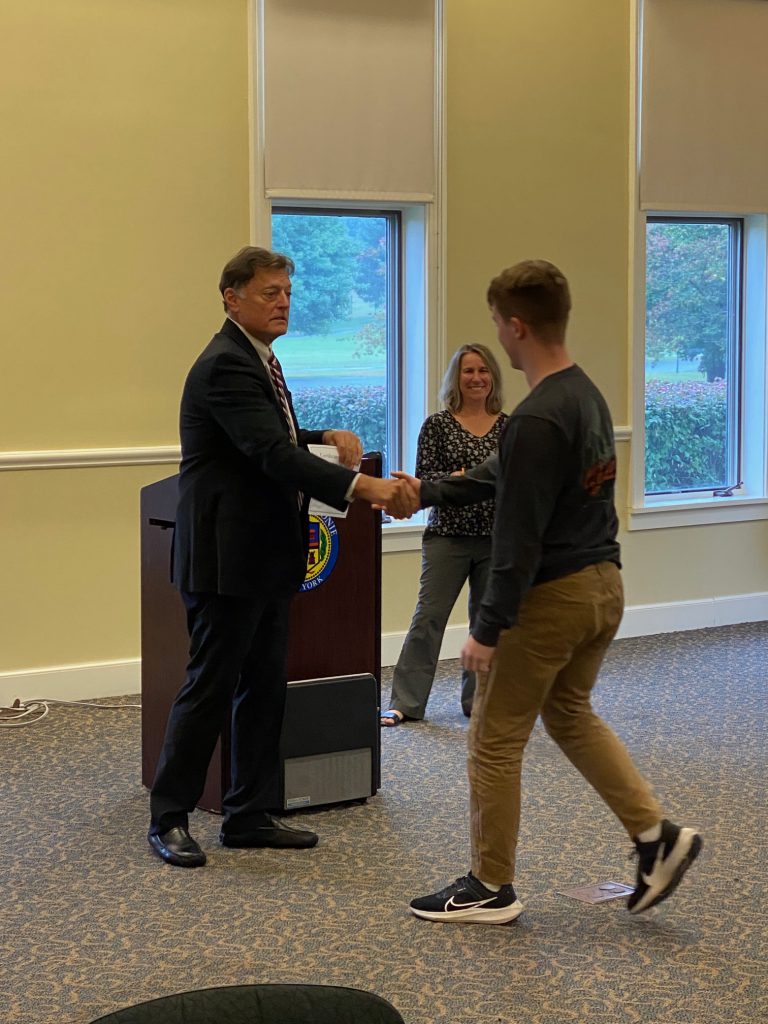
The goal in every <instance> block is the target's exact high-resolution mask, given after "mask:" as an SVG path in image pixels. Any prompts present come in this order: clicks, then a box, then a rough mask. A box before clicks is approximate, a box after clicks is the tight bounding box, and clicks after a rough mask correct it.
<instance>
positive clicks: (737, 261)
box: [643, 213, 744, 504]
mask: <svg viewBox="0 0 768 1024" xmlns="http://www.w3.org/2000/svg"><path fill="white" fill-rule="evenodd" d="M686 223H687V224H718V225H722V226H724V227H727V228H728V307H729V313H728V328H727V329H728V344H727V353H726V367H727V369H726V381H727V385H728V392H727V395H728V397H727V409H726V422H727V430H728V435H727V445H726V471H725V477H726V479H725V480H724V481H723V483H722V484H721V485H719V486H716V487H710V486H707V487H680V488H677V489H675V490H667V491H649V490H647V489H645V485H644V497H645V502H646V503H647V504H656V503H657V502H662V503H665V502H667V501H670V500H671V501H674V500H676V499H685V498H686V497H690V498H692V499H693V498H706V497H717V496H718V492H720V493H721V496H722V492H724V491H728V490H730V491H731V492H732V494H736V493H739V492H740V490H741V487H742V486H743V481H742V476H741V463H742V440H743V437H744V408H743V402H742V394H743V384H744V381H743V366H744V360H743V322H744V302H743V295H744V293H743V285H742V281H743V271H744V218H743V217H713V216H706V217H697V216H693V215H692V214H684V215H679V214H670V213H664V214H652V213H648V214H646V218H645V240H646V244H645V253H646V280H647V271H648V268H647V253H648V226H649V225H650V224H686ZM647 313H648V309H647V296H646V302H645V314H646V318H647ZM646 322H647V320H646ZM644 340H645V338H644ZM646 370H647V360H645V359H644V361H643V401H644V404H645V387H646V385H647V382H648V378H647V373H646ZM646 453H647V445H644V446H643V459H644V460H645V457H646Z"/></svg>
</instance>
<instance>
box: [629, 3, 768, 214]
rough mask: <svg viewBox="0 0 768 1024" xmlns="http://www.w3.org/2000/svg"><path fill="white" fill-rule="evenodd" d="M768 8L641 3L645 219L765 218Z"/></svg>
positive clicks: (767, 193) (767, 188)
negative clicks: (698, 214)
mask: <svg viewBox="0 0 768 1024" xmlns="http://www.w3.org/2000/svg"><path fill="white" fill-rule="evenodd" d="M767 61H768V3H767V2H766V0H645V2H644V5H643V61H642V106H641V142H640V201H641V205H642V207H643V208H644V209H654V210H682V211H687V210H694V211H702V212H734V213H741V212H743V213H751V212H758V211H765V210H768V73H766V62H767Z"/></svg>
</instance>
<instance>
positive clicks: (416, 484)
mask: <svg viewBox="0 0 768 1024" xmlns="http://www.w3.org/2000/svg"><path fill="white" fill-rule="evenodd" d="M323 442H324V444H331V445H335V446H336V449H337V450H338V453H339V462H340V463H341V465H342V466H346V467H347V468H349V469H351V468H354V467H356V466H359V465H360V459H361V458H362V457H363V447H362V443H361V441H360V438H359V437H358V436H357V434H354V433H353V432H352V431H351V430H326V431H325V433H324V435H323ZM392 476H393V477H395V478H396V479H380V478H379V477H373V476H367V475H365V474H361V475H360V476H359V477H358V478H357V480H356V481H355V486H354V491H353V494H354V496H355V497H356V498H362V500H363V501H368V502H370V504H371V505H372V506H373V507H374V508H377V509H381V510H382V511H383V512H386V513H387V515H390V516H392V518H393V519H410V518H411V516H412V515H413V513H414V512H418V510H419V509H420V508H421V505H420V504H419V497H420V491H421V481H420V480H417V479H416V477H415V476H409V475H408V474H407V473H401V472H399V471H395V472H394V473H393V474H392Z"/></svg>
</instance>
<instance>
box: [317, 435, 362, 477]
mask: <svg viewBox="0 0 768 1024" xmlns="http://www.w3.org/2000/svg"><path fill="white" fill-rule="evenodd" d="M323 444H332V445H335V446H336V449H337V451H338V453H339V462H340V463H341V464H342V466H347V468H348V469H356V468H357V467H358V466H359V465H360V460H361V459H362V457H363V445H362V442H361V440H360V438H359V437H358V436H357V434H353V433H352V431H351V430H325V431H324V432H323Z"/></svg>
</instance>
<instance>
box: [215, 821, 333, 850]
mask: <svg viewBox="0 0 768 1024" xmlns="http://www.w3.org/2000/svg"><path fill="white" fill-rule="evenodd" d="M265 819H266V821H267V822H268V824H265V825H261V826H259V827H257V828H252V829H249V831H247V832H240V833H234V834H226V833H224V832H222V833H221V835H220V836H219V841H220V842H221V845H222V846H232V847H236V848H239V849H243V848H248V849H250V848H252V847H259V846H271V847H274V848H275V849H293V850H307V849H309V847H311V846H317V840H318V836H317V833H316V832H310V831H309V830H308V829H303V828H291V827H290V826H289V825H286V824H285V823H284V822H282V821H278V820H277V818H273V817H272V815H270V814H267V815H265Z"/></svg>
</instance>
